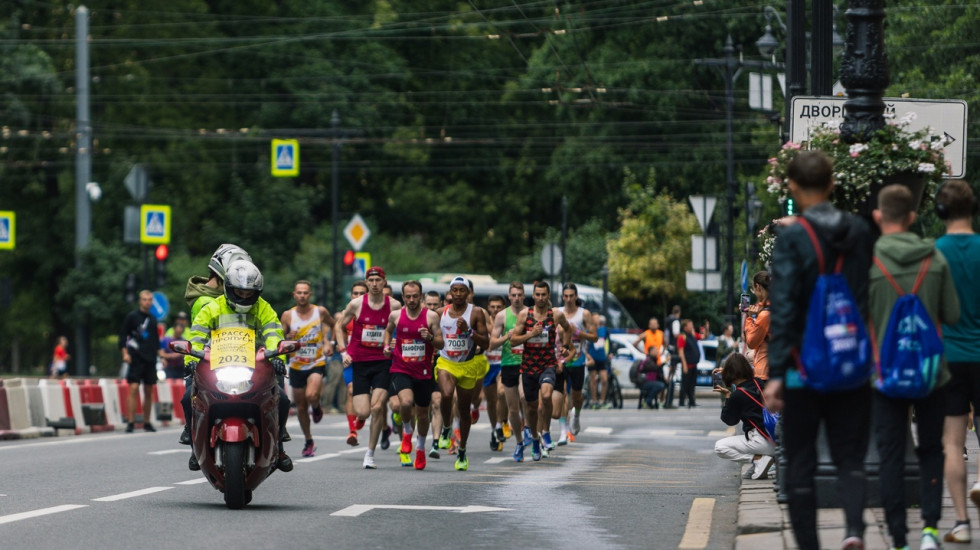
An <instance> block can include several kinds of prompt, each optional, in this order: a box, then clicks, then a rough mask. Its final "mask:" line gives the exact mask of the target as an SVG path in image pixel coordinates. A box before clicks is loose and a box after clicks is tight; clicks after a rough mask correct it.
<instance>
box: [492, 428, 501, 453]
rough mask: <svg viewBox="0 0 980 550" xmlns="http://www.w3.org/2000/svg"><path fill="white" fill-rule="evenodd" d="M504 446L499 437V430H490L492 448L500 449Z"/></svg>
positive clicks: (493, 449) (494, 449)
mask: <svg viewBox="0 0 980 550" xmlns="http://www.w3.org/2000/svg"><path fill="white" fill-rule="evenodd" d="M503 448H504V444H503V443H501V442H500V441H499V440H498V439H497V432H490V450H491V451H499V450H501V449H503Z"/></svg>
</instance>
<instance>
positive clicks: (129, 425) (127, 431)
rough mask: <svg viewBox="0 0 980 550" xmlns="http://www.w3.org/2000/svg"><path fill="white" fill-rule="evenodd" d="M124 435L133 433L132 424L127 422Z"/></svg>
mask: <svg viewBox="0 0 980 550" xmlns="http://www.w3.org/2000/svg"><path fill="white" fill-rule="evenodd" d="M126 433H128V434H131V433H133V423H132V422H129V423H127V424H126Z"/></svg>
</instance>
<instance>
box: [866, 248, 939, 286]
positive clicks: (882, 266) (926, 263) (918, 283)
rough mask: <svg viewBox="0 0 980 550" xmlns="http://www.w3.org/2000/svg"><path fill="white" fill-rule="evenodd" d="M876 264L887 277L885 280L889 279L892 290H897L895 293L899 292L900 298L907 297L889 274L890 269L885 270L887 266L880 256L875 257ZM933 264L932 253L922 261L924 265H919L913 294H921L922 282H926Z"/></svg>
mask: <svg viewBox="0 0 980 550" xmlns="http://www.w3.org/2000/svg"><path fill="white" fill-rule="evenodd" d="M874 263H875V265H876V266H878V269H879V270H880V271H881V273H882V274H883V275H884V276H885V278H886V279H888V282H889V283H891V285H892V288H894V289H895V292H897V293H898V295H899V296H905V294H906V292H905V291H904V290H902V287H900V286H899V285H898V282H897V281H896V280H895V278H894V277H892V274H891V273H889V272H888V269H887V268H885V264H884V263H882V261H881V260H879V259H878V256H875V257H874ZM931 263H932V254H931V253H930V254H929V255H928V256H926V257H925V259H924V260H922V264H920V265H919V273H918V274H917V275H916V276H915V283H914V284H913V285H912V294H916V293H917V292H919V287H921V286H922V281H923V280H925V278H926V273H927V272H928V271H929V265H930V264H931Z"/></svg>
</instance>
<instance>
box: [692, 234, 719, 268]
mask: <svg viewBox="0 0 980 550" xmlns="http://www.w3.org/2000/svg"><path fill="white" fill-rule="evenodd" d="M705 242H707V244H708V247H707V248H705V246H704V245H705ZM691 269H693V270H695V271H703V270H705V269H707V270H708V271H714V270H716V269H718V240H717V239H715V238H714V237H702V236H700V235H691Z"/></svg>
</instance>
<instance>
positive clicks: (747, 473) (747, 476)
mask: <svg viewBox="0 0 980 550" xmlns="http://www.w3.org/2000/svg"><path fill="white" fill-rule="evenodd" d="M754 474H755V461H754V460H753V461H752V462H749V467H748V469H747V470H745V473H744V474H742V479H752V476H753V475H754Z"/></svg>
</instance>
